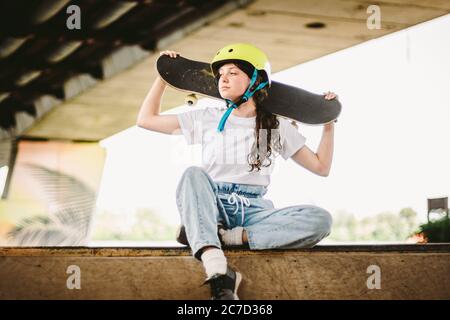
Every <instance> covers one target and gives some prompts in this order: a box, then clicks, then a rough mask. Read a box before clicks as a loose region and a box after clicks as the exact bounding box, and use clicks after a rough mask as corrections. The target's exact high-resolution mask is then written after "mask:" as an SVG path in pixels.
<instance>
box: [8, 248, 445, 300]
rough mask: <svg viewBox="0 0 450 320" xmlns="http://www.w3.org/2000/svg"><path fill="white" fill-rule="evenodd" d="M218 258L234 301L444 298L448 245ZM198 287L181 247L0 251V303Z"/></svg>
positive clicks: (202, 291) (195, 293) (176, 295)
mask: <svg viewBox="0 0 450 320" xmlns="http://www.w3.org/2000/svg"><path fill="white" fill-rule="evenodd" d="M225 255H226V256H227V257H228V261H229V263H230V265H231V266H233V267H235V268H236V269H238V270H239V271H241V272H242V274H243V276H244V280H243V282H242V285H241V289H240V297H241V299H450V245H449V244H433V245H432V244H428V245H377V246H353V245H350V246H316V247H315V248H312V249H301V250H266V251H249V250H240V249H233V250H225ZM203 281H204V273H203V268H202V266H201V264H200V263H199V262H198V261H197V260H195V259H194V258H193V257H192V256H191V255H190V251H189V250H188V249H185V248H89V247H71V248H66V247H64V248H63V247H59V248H54V247H52V248H15V247H14V248H13V247H7V248H5V247H3V248H0V299H208V298H209V288H208V287H207V286H202V287H201V286H200V285H201V284H202V282H203ZM77 286H79V289H78V288H77ZM377 287H379V288H377Z"/></svg>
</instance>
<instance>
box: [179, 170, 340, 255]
mask: <svg viewBox="0 0 450 320" xmlns="http://www.w3.org/2000/svg"><path fill="white" fill-rule="evenodd" d="M266 192H267V187H265V186H258V185H250V184H237V183H229V182H221V181H213V180H212V178H211V177H210V176H209V175H208V173H207V172H206V171H205V170H204V169H202V168H200V167H196V166H191V167H189V168H187V169H186V171H185V172H184V173H183V176H182V177H181V179H180V182H179V183H178V186H177V190H176V200H177V207H178V211H179V213H180V218H181V223H182V224H183V225H184V226H185V229H186V236H187V239H188V241H189V244H190V246H191V249H192V253H193V255H194V257H196V258H197V259H199V260H200V255H201V250H200V249H201V248H203V247H205V246H215V247H217V248H221V243H220V240H219V237H218V235H217V224H218V223H219V222H220V223H222V224H223V225H224V226H225V227H226V228H227V229H231V228H234V227H236V226H242V227H243V228H244V229H245V231H246V233H247V237H248V245H249V247H250V249H252V250H262V249H272V248H280V249H293V248H308V247H312V246H314V245H315V244H316V243H318V242H319V241H320V240H322V239H323V238H325V237H326V236H328V235H329V234H330V230H331V223H332V218H331V215H330V214H329V213H328V212H327V211H326V210H324V209H322V208H319V207H316V206H313V205H296V206H290V207H285V208H280V209H276V208H274V205H273V202H272V201H271V200H268V199H265V198H263V196H264V195H265V194H266Z"/></svg>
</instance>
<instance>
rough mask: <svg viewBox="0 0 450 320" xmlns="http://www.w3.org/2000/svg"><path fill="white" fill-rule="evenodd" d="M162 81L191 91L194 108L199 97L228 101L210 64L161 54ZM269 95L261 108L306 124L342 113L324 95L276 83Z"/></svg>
mask: <svg viewBox="0 0 450 320" xmlns="http://www.w3.org/2000/svg"><path fill="white" fill-rule="evenodd" d="M156 69H157V71H158V73H159V75H160V76H161V78H162V79H163V80H164V81H165V82H166V83H167V84H168V85H169V86H171V87H173V88H174V89H177V90H180V91H184V92H187V93H188V95H187V97H186V103H187V104H188V105H194V104H195V103H196V101H197V96H196V95H197V94H198V95H202V96H206V97H209V98H214V99H219V100H222V101H224V99H223V98H222V97H221V96H220V93H219V89H218V88H217V85H216V82H215V79H214V75H213V74H212V71H211V68H210V65H209V64H208V63H205V62H200V61H194V60H190V59H186V58H184V57H182V56H177V57H176V58H170V57H169V56H166V55H161V56H160V57H159V58H158V60H157V62H156ZM267 91H268V96H267V97H266V98H265V99H264V100H263V102H262V104H261V107H263V108H264V109H265V110H267V111H269V112H271V113H273V114H276V115H278V116H282V117H286V118H289V119H292V120H296V121H299V122H301V123H304V124H311V125H319V124H326V123H329V122H332V121H335V120H336V119H337V117H338V116H339V114H340V112H341V104H340V102H339V101H338V100H336V99H333V100H326V99H325V98H324V96H323V95H320V94H315V93H312V92H309V91H306V90H304V89H301V88H298V87H294V86H290V85H287V84H284V83H281V82H277V81H272V84H271V87H270V88H267Z"/></svg>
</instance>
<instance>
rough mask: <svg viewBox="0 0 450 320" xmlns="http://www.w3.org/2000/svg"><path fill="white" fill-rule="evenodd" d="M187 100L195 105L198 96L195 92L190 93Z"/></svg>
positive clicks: (187, 102) (191, 104)
mask: <svg viewBox="0 0 450 320" xmlns="http://www.w3.org/2000/svg"><path fill="white" fill-rule="evenodd" d="M185 102H186V104H187V105H188V106H194V105H195V104H196V103H197V96H196V95H195V94H189V95H187V96H186V99H185Z"/></svg>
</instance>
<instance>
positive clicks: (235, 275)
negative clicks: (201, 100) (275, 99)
mask: <svg viewBox="0 0 450 320" xmlns="http://www.w3.org/2000/svg"><path fill="white" fill-rule="evenodd" d="M161 54H165V55H168V56H170V57H171V58H173V59H176V58H177V56H178V55H179V53H178V52H174V51H163V52H161ZM211 71H212V73H213V74H214V76H215V77H216V81H217V85H218V88H219V92H220V95H221V96H222V97H223V98H224V100H225V101H226V106H227V107H226V108H205V109H201V110H194V111H188V112H185V113H181V114H177V115H160V114H159V112H160V101H161V96H162V95H163V93H164V89H165V87H166V84H165V83H164V81H163V80H162V79H161V78H160V77H157V79H156V81H155V82H154V84H153V86H152V88H151V90H150V92H149V93H148V95H147V97H146V98H145V100H144V102H143V104H142V107H141V110H140V112H139V115H138V119H137V125H138V126H140V127H142V128H146V129H149V130H152V131H157V132H161V133H166V134H183V135H184V137H185V139H186V141H187V143H188V144H201V145H202V156H203V158H202V159H203V161H202V162H203V163H202V166H201V167H196V166H192V167H189V168H187V169H186V171H185V172H184V174H183V176H182V177H181V179H180V181H179V184H178V186H177V190H176V200H177V207H178V210H179V213H180V217H181V222H182V225H183V228H182V229H181V231H182V233H183V232H185V235H184V236H183V234H181V235H179V237H178V239H179V240H180V239H182V238H183V237H184V238H185V239H186V240H185V244H190V246H191V249H192V253H193V255H194V257H195V258H196V259H198V260H200V261H202V262H203V266H204V268H205V272H206V276H207V279H206V281H205V283H209V284H210V287H211V293H212V299H223V300H229V299H238V296H237V290H238V287H239V284H240V282H241V279H242V275H241V274H240V273H239V272H236V271H234V270H233V269H232V268H230V267H229V266H228V265H227V260H226V257H225V256H224V253H223V251H222V250H221V248H222V246H223V245H228V246H233V245H237V246H239V245H245V246H248V247H249V248H250V249H252V250H261V249H270V248H305V247H312V246H314V245H315V244H316V243H318V242H319V241H320V240H322V239H323V238H324V237H326V236H327V235H328V234H329V233H330V228H331V221H332V219H331V215H330V214H329V213H328V212H327V211H326V210H324V209H322V208H319V207H316V206H312V205H296V206H290V207H286V208H275V207H274V205H273V202H272V201H271V200H269V199H266V198H264V197H263V196H264V195H265V194H266V192H267V188H268V185H269V183H270V174H271V172H272V170H273V167H274V157H275V156H277V155H278V154H280V155H281V156H282V157H283V158H284V159H286V160H287V159H289V158H292V159H293V160H294V161H295V162H297V163H298V164H299V165H301V166H303V167H304V168H306V169H308V170H310V171H311V172H313V173H315V174H318V175H320V176H324V177H325V176H327V175H328V173H329V171H330V167H331V162H332V155H333V130H334V123H329V124H326V125H325V126H324V129H323V134H322V139H321V142H320V145H319V147H318V151H317V153H314V152H312V151H311V149H309V148H308V147H307V146H306V145H305V137H304V136H303V135H301V134H300V133H299V132H298V131H297V129H296V127H295V126H294V125H293V124H292V123H291V121H289V120H287V119H285V118H281V117H278V116H276V115H274V114H272V113H270V112H267V111H266V110H264V109H263V108H261V107H260V103H261V101H262V100H263V99H264V98H265V96H266V95H267V91H266V88H267V87H268V86H270V83H271V71H270V64H269V61H268V59H267V56H266V55H265V54H264V53H263V52H262V51H261V50H259V49H258V48H256V47H254V46H252V45H249V44H243V43H238V44H232V45H228V46H226V47H224V48H222V49H220V50H219V51H218V52H217V54H216V56H215V57H214V58H213V60H212V62H211ZM336 97H337V96H336V95H335V94H334V93H330V92H329V93H327V94H326V95H325V99H328V100H330V99H334V98H336Z"/></svg>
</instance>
